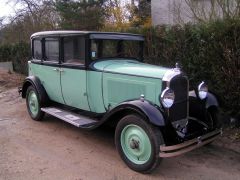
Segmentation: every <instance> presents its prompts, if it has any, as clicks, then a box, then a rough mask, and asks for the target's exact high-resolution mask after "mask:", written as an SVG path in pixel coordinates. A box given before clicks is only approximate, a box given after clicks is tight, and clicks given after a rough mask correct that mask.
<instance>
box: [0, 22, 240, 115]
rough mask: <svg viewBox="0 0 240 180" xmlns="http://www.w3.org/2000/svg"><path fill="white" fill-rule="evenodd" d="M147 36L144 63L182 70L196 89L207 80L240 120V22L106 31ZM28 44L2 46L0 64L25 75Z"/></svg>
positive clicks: (227, 107) (221, 102)
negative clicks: (11, 67)
mask: <svg viewBox="0 0 240 180" xmlns="http://www.w3.org/2000/svg"><path fill="white" fill-rule="evenodd" d="M107 30H111V31H123V32H132V33H140V34H143V35H145V38H146V42H145V53H144V58H145V62H147V63H151V64H157V65H162V66H168V67H174V66H175V63H176V62H180V64H181V66H182V69H183V70H184V71H185V72H186V74H187V75H188V77H189V78H190V84H192V85H193V87H196V86H197V84H198V83H199V82H201V80H205V81H206V82H207V83H208V85H209V89H210V90H212V91H213V92H214V93H215V94H216V95H217V96H218V98H219V100H220V104H221V107H222V108H223V110H224V111H225V112H227V113H228V114H230V115H233V116H238V117H239V115H240V114H239V109H240V86H239V85H240V61H239V58H240V33H239V32H240V21H239V20H227V21H225V20H221V21H216V22H210V23H205V24H197V25H190V24H187V25H184V26H172V27H168V26H161V27H155V28H153V27H150V28H149V27H146V28H137V29H130V28H125V29H120V30H119V29H116V28H111V29H105V30H104V31H107ZM29 56H30V48H29V44H26V43H18V44H15V45H3V46H1V47H0V61H6V60H7V61H10V60H12V61H13V64H14V69H15V70H16V71H17V72H21V73H26V71H27V68H26V67H27V66H26V65H27V60H28V59H29Z"/></svg>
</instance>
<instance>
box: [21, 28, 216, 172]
mask: <svg viewBox="0 0 240 180" xmlns="http://www.w3.org/2000/svg"><path fill="white" fill-rule="evenodd" d="M143 46H144V37H143V36H142V35H138V34H129V33H113V32H110V33H109V32H108V33H107V32H86V31H45V32H38V33H35V34H33V35H32V36H31V48H32V49H31V50H32V58H31V60H30V61H29V62H28V68H29V69H28V70H29V76H28V77H27V78H26V79H25V81H24V83H23V86H22V87H21V88H20V89H19V92H20V93H21V94H22V97H23V98H26V104H27V110H28V113H29V115H30V116H31V118H32V119H33V120H36V121H40V120H42V118H43V116H44V113H47V114H50V115H52V116H55V117H57V118H59V119H61V120H63V121H66V122H68V123H70V124H72V125H74V126H76V127H79V128H81V129H89V130H91V129H94V128H97V127H99V126H100V125H102V124H104V123H106V122H109V123H111V125H113V126H114V128H115V144H116V148H117V150H118V152H119V154H120V156H121V158H122V160H123V161H124V162H125V163H126V164H127V165H128V166H129V167H130V168H131V169H133V170H135V171H138V172H142V173H148V172H151V171H152V170H153V169H155V168H156V167H157V166H158V164H159V162H160V160H161V159H162V158H167V157H173V156H177V155H180V154H183V153H185V152H188V151H191V150H193V149H195V148H198V147H200V146H202V145H205V144H209V143H211V142H212V141H213V140H215V139H216V138H217V137H218V136H219V135H220V134H221V129H220V128H219V123H218V118H217V110H218V101H217V99H216V97H215V96H214V95H213V94H212V93H210V92H208V86H207V84H206V83H205V82H199V85H198V86H197V87H194V88H192V89H190V87H191V86H189V79H188V77H187V76H186V75H185V74H184V73H183V72H182V71H181V69H180V68H179V67H178V66H176V67H175V68H165V67H161V66H154V65H150V64H146V63H143ZM159 61H160V60H159Z"/></svg>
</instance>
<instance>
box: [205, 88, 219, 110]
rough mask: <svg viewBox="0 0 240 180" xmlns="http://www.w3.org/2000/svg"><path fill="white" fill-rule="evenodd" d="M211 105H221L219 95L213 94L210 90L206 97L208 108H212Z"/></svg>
mask: <svg viewBox="0 0 240 180" xmlns="http://www.w3.org/2000/svg"><path fill="white" fill-rule="evenodd" d="M211 106H215V107H217V108H218V107H219V103H218V100H217V97H216V96H215V95H214V94H213V93H210V92H208V95H207V99H206V105H205V107H206V109H208V108H210V107H211Z"/></svg>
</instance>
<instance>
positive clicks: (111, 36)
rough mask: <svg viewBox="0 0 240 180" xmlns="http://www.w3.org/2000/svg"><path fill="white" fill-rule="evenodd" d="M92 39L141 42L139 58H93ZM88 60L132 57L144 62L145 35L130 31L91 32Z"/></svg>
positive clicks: (90, 61)
mask: <svg viewBox="0 0 240 180" xmlns="http://www.w3.org/2000/svg"><path fill="white" fill-rule="evenodd" d="M92 40H113V41H135V42H138V43H139V55H138V57H139V58H135V57H115V56H114V57H101V58H96V59H93V58H92V55H91V53H92V51H91V49H92ZM87 44H88V58H87V59H88V60H89V63H88V64H91V63H92V62H94V61H98V60H103V59H114V58H116V59H132V60H137V61H139V62H143V51H144V36H142V35H138V34H128V33H93V34H89V37H88V43H87Z"/></svg>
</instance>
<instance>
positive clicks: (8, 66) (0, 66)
mask: <svg viewBox="0 0 240 180" xmlns="http://www.w3.org/2000/svg"><path fill="white" fill-rule="evenodd" d="M1 69H4V70H7V71H9V70H10V71H11V72H13V64H12V62H0V70H1Z"/></svg>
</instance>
